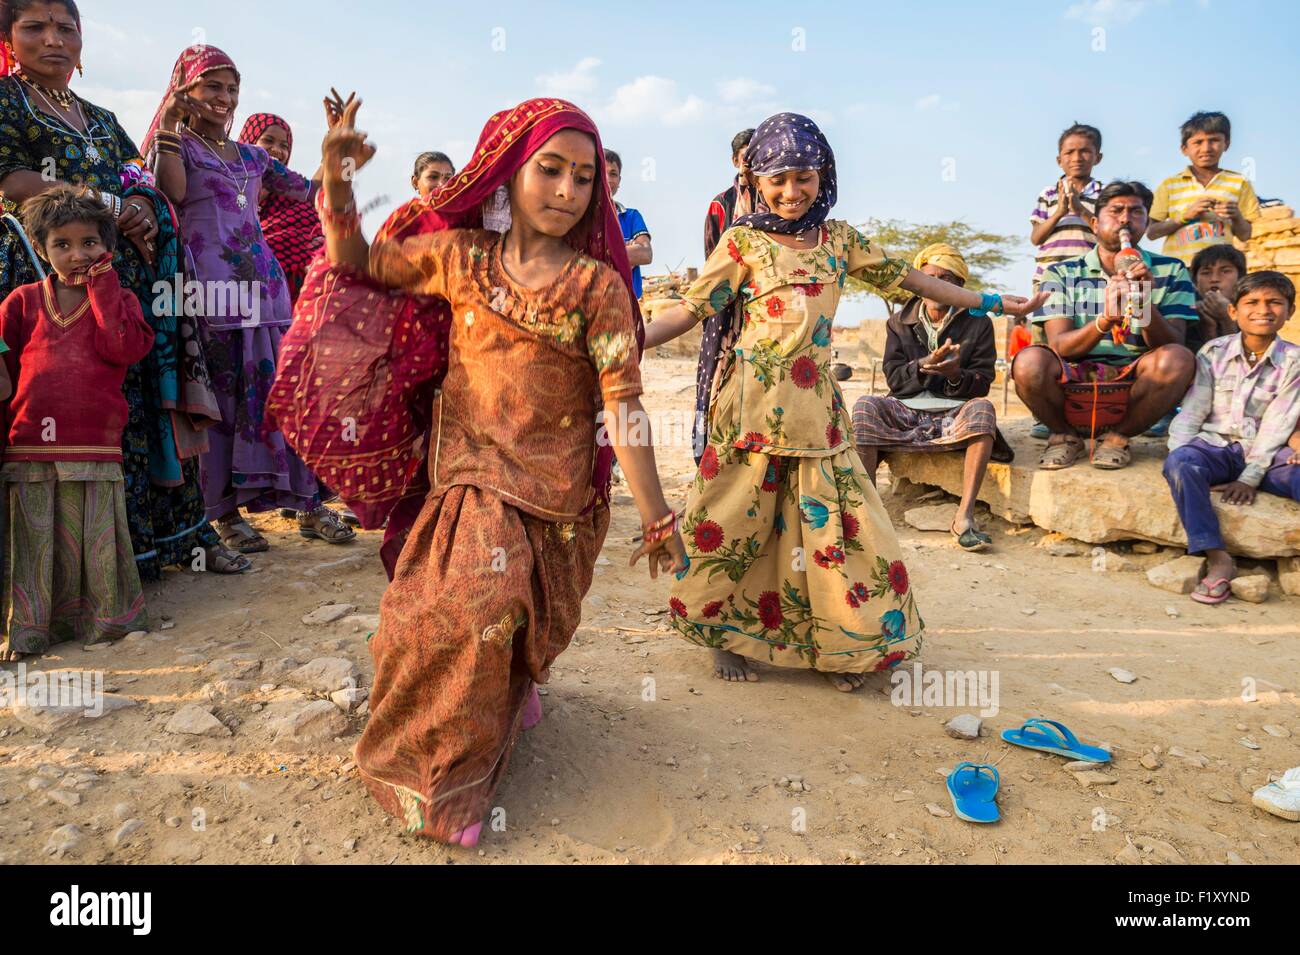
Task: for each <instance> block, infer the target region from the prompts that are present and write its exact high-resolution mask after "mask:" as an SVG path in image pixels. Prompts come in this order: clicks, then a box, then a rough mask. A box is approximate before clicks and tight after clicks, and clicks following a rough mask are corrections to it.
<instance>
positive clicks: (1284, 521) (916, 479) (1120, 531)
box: [883, 417, 1300, 557]
mask: <svg viewBox="0 0 1300 955" xmlns="http://www.w3.org/2000/svg"><path fill="white" fill-rule="evenodd" d="M1032 424H1033V422H1032V421H1031V420H1030V419H1029V418H1028V417H1024V418H1014V419H1009V420H1007V421H1005V422H1004V421H999V422H998V427H999V428H1001V429H1002V433H1003V434H1004V435H1005V436H1006V438H1007V440H1008V441H1009V442H1010V443H1011V446H1012V447H1013V448H1014V449H1015V452H1016V459H1015V461H1013V462H1012V463H1010V464H999V463H997V462H996V461H994V462H990V463H989V466H988V472H987V474H986V475H985V478H984V483H983V484H982V485H981V486H980V489H979V492H978V496H979V499H980V500H981V501H984V502H986V503H987V504H988V505H989V506H990V508H992V510H993V512H994V513H995V514H999V515H1005V514H1010V513H1019V514H1028V515H1029V516H1030V517H1032V518H1033V521H1034V523H1035V524H1037V525H1038V526H1039V527H1043V528H1046V529H1047V530H1050V531H1056V532H1058V533H1060V534H1063V535H1065V536H1066V537H1073V538H1077V539H1078V540H1081V541H1086V542H1087V543H1089V544H1106V543H1110V542H1111V541H1118V540H1130V539H1137V540H1149V541H1152V542H1154V543H1157V544H1163V545H1165V546H1168V547H1186V546H1187V534H1186V533H1185V532H1184V530H1183V526H1182V524H1181V523H1180V522H1179V520H1178V512H1177V511H1176V510H1175V509H1174V501H1173V498H1172V497H1171V496H1170V494H1169V485H1168V483H1167V482H1166V481H1165V479H1164V476H1163V475H1162V474H1161V473H1160V472H1161V467H1162V466H1163V463H1164V459H1165V456H1166V453H1167V452H1166V449H1165V443H1164V442H1163V441H1158V440H1154V439H1148V438H1138V439H1135V440H1134V441H1133V443H1132V448H1133V463H1132V464H1131V465H1130V466H1129V467H1126V468H1123V469H1122V470H1119V471H1101V470H1098V469H1097V468H1092V467H1089V466H1088V464H1087V462H1086V461H1081V462H1079V463H1078V464H1076V465H1075V466H1074V467H1070V468H1065V469H1064V470H1060V471H1042V470H1039V469H1038V467H1037V465H1038V458H1039V456H1040V455H1041V454H1042V448H1043V443H1042V442H1041V441H1036V440H1034V439H1033V438H1031V437H1030V436H1029V428H1030V427H1031V426H1032ZM883 458H884V460H885V461H887V462H888V463H889V470H890V474H891V475H892V476H893V479H894V480H895V481H897V480H898V479H899V478H906V479H907V480H908V481H911V482H912V483H914V484H927V485H930V486H933V487H941V488H943V489H944V490H945V491H948V492H949V493H951V494H960V493H961V486H962V456H961V455H960V454H915V453H912V454H908V453H906V452H899V451H891V452H887V453H886V454H885V455H883ZM1213 503H1214V511H1215V513H1216V514H1217V515H1218V517H1219V525H1220V527H1221V528H1222V531H1223V538H1224V541H1225V543H1226V544H1227V547H1228V550H1229V551H1230V552H1232V553H1233V554H1238V555H1241V556H1246V557H1294V556H1297V555H1300V503H1298V502H1296V501H1290V500H1287V499H1286V498H1283V497H1279V496H1278V495H1276V494H1261V495H1259V497H1258V498H1257V499H1256V501H1255V503H1254V504H1253V505H1252V506H1250V507H1234V506H1232V505H1229V504H1223V503H1221V502H1220V501H1219V500H1218V498H1217V496H1216V497H1215V500H1214V502H1213ZM909 523H910V521H909ZM945 529H946V528H945Z"/></svg>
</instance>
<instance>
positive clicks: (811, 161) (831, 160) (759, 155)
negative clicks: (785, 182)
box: [733, 113, 836, 235]
mask: <svg viewBox="0 0 1300 955" xmlns="http://www.w3.org/2000/svg"><path fill="white" fill-rule="evenodd" d="M742 162H743V163H744V166H745V168H746V169H748V170H749V171H750V172H751V173H753V174H754V175H755V176H775V175H777V174H778V173H782V172H790V171H791V170H793V169H816V170H817V171H818V172H820V173H821V184H820V189H819V190H818V192H817V198H816V199H814V200H813V203H812V205H811V206H809V207H808V211H807V212H805V213H804V214H803V215H802V216H801V217H800V218H799V219H793V220H792V219H783V218H781V217H780V216H779V215H777V214H776V213H775V212H773V211H772V210H771V209H769V208H768V207H767V203H766V202H764V201H763V195H762V193H761V192H760V191H759V190H758V189H755V190H754V211H753V212H751V213H750V214H749V215H742V216H740V217H738V218H737V219H736V221H735V222H734V223H733V225H747V226H750V227H752V228H755V229H761V230H762V231H764V232H776V233H779V234H781V235H797V234H798V233H800V232H807V231H808V230H809V229H815V228H816V227H818V226H820V225H821V224H822V223H823V222H825V221H826V217H827V215H829V214H830V211H831V206H833V205H835V199H836V180H835V153H834V152H833V151H832V150H831V144H830V143H828V142H827V141H826V137H825V136H824V135H822V131H821V130H820V129H818V128H817V124H816V123H814V122H813V121H812V120H811V119H809V118H808V117H807V116H800V115H799V114H798V113H777V114H776V115H775V116H769V117H768V118H767V119H765V120H763V122H762V123H760V124H759V127H758V129H756V130H754V138H753V139H751V140H750V141H749V146H747V147H746V149H745V153H744V157H743V159H742Z"/></svg>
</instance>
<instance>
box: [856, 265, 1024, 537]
mask: <svg viewBox="0 0 1300 955" xmlns="http://www.w3.org/2000/svg"><path fill="white" fill-rule="evenodd" d="M912 267H913V268H915V269H916V270H917V271H920V272H925V273H926V274H927V275H932V276H934V277H935V278H938V279H943V280H944V281H945V282H951V283H952V284H954V285H965V284H966V282H967V281H968V280H969V279H970V267H969V266H968V265H967V264H966V260H965V259H964V258H962V255H961V253H960V252H958V251H957V250H956V249H955V248H953V247H952V246H951V245H948V244H947V243H944V242H936V243H934V244H933V245H929V246H926V247H925V248H924V249H922V250H921V251H920V252H918V253H917V255H916V258H915V259H913V260H912ZM887 332H888V337H887V340H886V344H885V359H884V367H885V379H886V381H887V382H888V383H889V395H888V396H884V395H864V396H863V397H861V398H859V399H858V401H857V404H856V405H854V408H853V443H854V444H855V445H856V446H857V450H858V455H859V456H860V457H861V458H862V463H863V465H865V466H866V469H867V473H868V474H869V475H871V477H872V480H875V474H876V467H877V465H878V464H879V461H880V453H881V452H882V451H892V452H895V453H898V452H903V451H909V452H910V451H918V452H930V451H956V450H959V449H963V448H964V449H965V452H964V453H965V457H966V459H965V466H964V472H963V480H962V498H961V503H960V504H959V505H958V507H957V516H956V519H955V520H954V521H953V525H952V534H953V536H954V537H955V538H957V543H958V546H960V547H961V548H962V549H964V550H984V549H985V548H987V547H988V546H989V545H990V544H992V543H993V538H991V537H990V536H989V535H988V534H985V533H984V532H983V531H981V530H980V529H979V528H978V527H977V526H976V524H975V502H976V496H975V495H976V492H977V491H978V490H979V486H980V484H981V483H982V482H983V480H984V472H985V470H986V469H987V467H988V462H989V459H990V458H991V457H992V456H993V455H994V449H995V448H996V449H997V457H998V460H1005V461H1009V460H1010V459H1011V456H1012V452H1011V448H1010V446H1009V445H1008V444H1007V443H1006V441H1005V439H1003V438H1002V436H1001V435H1000V434H999V433H998V430H997V413H996V411H995V410H994V408H993V403H992V402H991V401H989V400H988V398H987V397H985V396H986V395H988V393H989V388H990V386H991V385H992V383H993V376H994V362H996V361H997V346H996V345H995V343H994V339H993V323H992V321H990V320H989V318H988V317H987V316H978V317H977V316H975V315H972V314H971V313H970V312H968V311H966V310H965V309H955V308H949V307H948V306H947V305H944V304H942V303H941V302H935V301H931V300H929V299H922V298H919V297H918V298H914V299H912V300H911V301H910V302H908V303H907V305H906V306H905V307H904V308H903V310H902V312H900V313H899V314H898V315H896V316H894V317H892V318H890V319H889V324H888V327H887Z"/></svg>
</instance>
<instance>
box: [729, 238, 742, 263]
mask: <svg viewBox="0 0 1300 955" xmlns="http://www.w3.org/2000/svg"><path fill="white" fill-rule="evenodd" d="M727 255H729V256H731V257H732V258H733V259H735V260H736V261H737V262H740V261H742V259H741V256H740V250H739V249H738V248H736V240H735V239H728V240H727Z"/></svg>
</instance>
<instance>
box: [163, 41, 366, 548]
mask: <svg viewBox="0 0 1300 955" xmlns="http://www.w3.org/2000/svg"><path fill="white" fill-rule="evenodd" d="M239 84H240V77H239V71H238V70H237V69H236V68H235V64H234V62H233V61H232V60H231V59H230V57H228V56H227V55H226V54H225V53H223V52H221V51H220V50H218V49H217V48H216V47H212V46H202V45H198V46H191V47H187V48H186V49H185V52H184V53H182V54H181V57H180V59H178V60H177V62H176V66H175V68H174V69H173V71H172V77H171V82H170V84H169V86H168V91H167V95H166V96H165V97H164V99H163V103H162V105H161V106H160V107H159V109H158V113H157V115H156V116H155V117H154V123H153V126H152V127H151V128H150V130H149V134H148V136H147V137H146V140H145V141H146V147H145V148H146V150H148V151H149V153H150V156H151V158H152V161H153V164H154V169H155V173H156V175H157V177H158V184H159V186H160V187H161V188H162V190H163V191H164V192H165V193H166V194H167V195H168V196H169V197H170V198H171V199H172V201H173V202H174V203H175V204H176V209H177V213H178V215H179V217H180V221H181V229H182V232H183V233H184V236H185V247H186V256H187V258H188V260H189V264H190V267H191V269H192V272H193V274H194V276H195V277H196V278H197V279H198V281H199V283H200V286H201V288H202V297H203V308H202V319H201V325H202V328H203V331H204V334H205V342H206V348H207V356H208V367H209V369H210V371H211V374H212V384H213V387H214V389H215V390H216V392H217V403H218V405H219V406H220V409H221V423H220V424H219V425H217V426H216V427H214V428H212V429H211V431H210V432H209V442H210V448H209V450H208V452H207V453H205V454H204V455H203V468H202V471H203V493H204V499H205V502H206V504H207V512H208V517H209V518H210V519H212V520H215V521H216V522H217V530H218V533H220V535H221V539H222V541H223V543H225V544H226V546H228V547H231V548H233V549H235V550H238V551H240V552H242V553H245V554H250V553H256V552H259V551H264V550H266V549H267V548H268V546H269V544H268V542H267V540H266V538H265V537H263V536H262V535H261V534H259V533H257V531H255V530H254V529H253V528H252V526H251V525H250V524H249V523H248V521H247V520H245V519H244V518H243V517H242V516H241V515H240V508H244V509H246V510H248V511H251V512H259V511H268V510H272V509H274V508H289V509H292V510H294V511H296V512H298V526H299V530H300V532H301V533H302V535H303V536H304V537H313V538H318V539H321V540H324V541H327V542H329V543H331V544H339V543H344V542H346V541H350V540H352V539H353V538H354V537H356V532H355V531H353V530H352V528H350V527H348V526H347V525H346V524H344V523H343V522H342V520H340V519H339V516H338V514H336V513H335V512H334V511H332V510H330V509H329V508H327V507H325V506H324V505H323V503H322V489H321V487H320V485H319V484H318V482H317V481H316V478H315V476H314V475H313V474H312V473H311V471H310V470H309V469H308V468H307V466H306V465H305V464H303V462H302V460H301V459H300V458H299V457H298V456H297V455H296V454H294V452H293V450H292V449H291V448H290V447H289V446H288V445H287V444H286V443H285V441H284V438H283V437H282V436H281V435H280V433H279V432H278V431H268V430H267V429H265V428H264V427H263V420H262V418H263V411H264V408H265V404H266V396H267V394H268V393H269V391H270V389H271V382H272V380H273V379H274V377H275V369H276V363H277V360H278V357H279V351H280V338H281V336H282V335H283V334H284V332H285V331H286V330H287V328H288V326H289V323H290V322H291V321H292V318H293V312H292V306H291V304H290V295H289V285H288V281H287V279H286V278H285V274H284V270H283V269H282V268H281V266H280V264H279V262H278V261H277V260H276V257H275V253H274V252H273V251H272V250H271V247H270V245H268V244H267V242H266V239H265V237H264V235H263V233H262V228H261V226H260V224H259V223H258V218H257V216H258V198H259V196H260V195H261V192H262V190H263V189H264V188H265V189H266V190H268V191H270V192H272V193H277V194H280V195H284V196H286V197H288V198H291V199H297V200H301V201H309V200H311V199H312V198H313V197H314V196H315V193H316V189H317V187H318V184H319V181H318V180H308V179H306V178H304V177H303V176H300V175H298V174H297V173H294V172H291V171H289V170H288V169H286V168H285V167H284V166H283V165H281V164H280V163H279V162H277V161H276V160H273V159H271V157H270V156H269V155H268V154H267V152H266V150H264V149H262V148H261V147H260V146H250V145H246V144H242V143H238V142H235V141H234V140H232V139H231V137H230V128H231V125H232V123H233V120H234V113H235V108H236V107H237V105H238V102H239ZM188 301H192V298H191V299H189V300H188ZM187 303H188V302H187Z"/></svg>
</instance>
